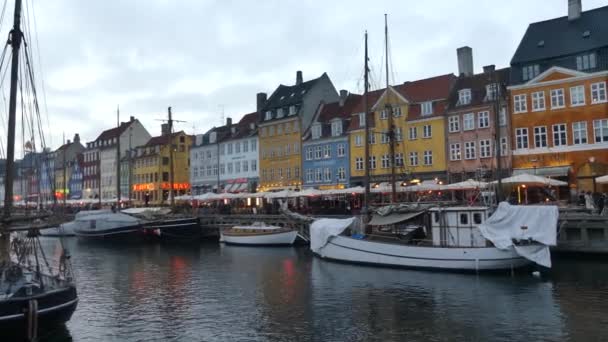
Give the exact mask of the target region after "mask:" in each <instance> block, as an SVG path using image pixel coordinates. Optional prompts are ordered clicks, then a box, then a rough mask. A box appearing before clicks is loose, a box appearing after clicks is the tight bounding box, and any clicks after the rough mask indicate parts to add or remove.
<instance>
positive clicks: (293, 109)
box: [289, 106, 296, 115]
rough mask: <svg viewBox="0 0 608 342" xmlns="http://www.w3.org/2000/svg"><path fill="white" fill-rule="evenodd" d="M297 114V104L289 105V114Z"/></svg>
mask: <svg viewBox="0 0 608 342" xmlns="http://www.w3.org/2000/svg"><path fill="white" fill-rule="evenodd" d="M295 114H296V106H289V115H295Z"/></svg>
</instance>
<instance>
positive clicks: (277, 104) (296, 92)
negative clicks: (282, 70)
mask: <svg viewBox="0 0 608 342" xmlns="http://www.w3.org/2000/svg"><path fill="white" fill-rule="evenodd" d="M323 77H328V76H327V73H323V75H321V76H320V77H318V78H315V79H312V80H308V81H306V82H302V83H300V84H295V85H291V86H286V85H283V84H280V85H279V86H278V87H277V89H276V90H275V91H274V92H273V93H272V95H270V97H269V98H268V100H267V101H266V103H265V104H264V108H263V111H264V112H265V111H268V110H274V109H277V108H284V107H288V106H291V105H295V104H298V103H301V102H302V99H303V98H304V96H305V95H306V93H308V91H309V90H310V89H311V88H312V87H314V85H315V84H316V83H317V82H318V81H319V80H320V79H321V78H323Z"/></svg>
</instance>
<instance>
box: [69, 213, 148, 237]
mask: <svg viewBox="0 0 608 342" xmlns="http://www.w3.org/2000/svg"><path fill="white" fill-rule="evenodd" d="M75 222H76V227H75V228H74V233H75V234H76V236H78V237H81V238H88V239H98V240H107V239H112V240H139V239H141V237H142V233H143V231H142V222H141V220H139V219H137V218H135V217H133V216H130V215H127V214H123V213H120V212H112V211H100V212H99V213H95V214H91V215H86V216H83V217H80V218H76V220H75Z"/></svg>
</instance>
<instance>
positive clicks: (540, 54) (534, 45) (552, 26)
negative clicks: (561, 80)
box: [511, 6, 608, 65]
mask: <svg viewBox="0 0 608 342" xmlns="http://www.w3.org/2000/svg"><path fill="white" fill-rule="evenodd" d="M607 18H608V6H604V7H600V8H596V9H593V10H589V11H584V12H582V13H581V16H580V18H578V19H575V20H572V21H569V20H568V17H567V16H564V17H560V18H555V19H551V20H546V21H540V22H537V23H532V24H530V25H529V26H528V29H527V30H526V33H525V34H524V37H523V38H522V40H521V42H520V43H519V46H518V47H517V50H516V51H515V54H514V55H513V58H512V59H511V65H513V64H519V63H526V62H531V61H537V60H543V59H548V58H554V57H559V56H566V55H572V54H577V53H581V52H584V51H590V50H594V49H598V48H601V47H606V46H608V19H607ZM586 31H589V36H588V37H584V36H583V33H585V32H586Z"/></svg>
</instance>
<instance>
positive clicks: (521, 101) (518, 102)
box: [513, 94, 528, 113]
mask: <svg viewBox="0 0 608 342" xmlns="http://www.w3.org/2000/svg"><path fill="white" fill-rule="evenodd" d="M513 109H514V111H515V113H525V112H527V111H528V106H527V103H526V94H520V95H515V96H513Z"/></svg>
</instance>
